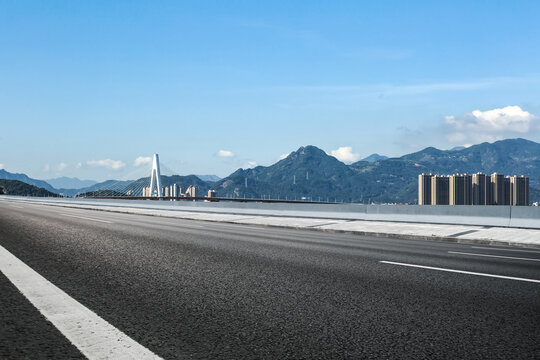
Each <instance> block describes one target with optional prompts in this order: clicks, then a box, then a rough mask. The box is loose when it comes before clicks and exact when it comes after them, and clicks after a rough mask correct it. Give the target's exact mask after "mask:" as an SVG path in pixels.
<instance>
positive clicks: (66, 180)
mask: <svg viewBox="0 0 540 360" xmlns="http://www.w3.org/2000/svg"><path fill="white" fill-rule="evenodd" d="M45 181H46V182H48V183H49V184H50V185H51V186H53V187H54V188H56V189H82V188H86V187H89V186H92V185H94V184H97V181H94V180H80V179H79V178H76V177H72V178H70V177H66V176H62V177H59V178H55V179H47V180H45Z"/></svg>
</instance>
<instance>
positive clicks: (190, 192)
mask: <svg viewBox="0 0 540 360" xmlns="http://www.w3.org/2000/svg"><path fill="white" fill-rule="evenodd" d="M186 196H187V197H197V190H196V188H195V186H193V185H190V186H189V187H188V188H187V190H186Z"/></svg>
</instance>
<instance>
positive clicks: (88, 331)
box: [0, 246, 160, 360]
mask: <svg viewBox="0 0 540 360" xmlns="http://www.w3.org/2000/svg"><path fill="white" fill-rule="evenodd" d="M0 270H1V271H2V273H4V275H5V276H6V277H7V278H8V279H9V280H10V281H11V282H12V283H13V284H14V285H15V286H16V287H17V288H18V289H19V291H20V292H21V293H22V294H23V295H24V296H25V297H26V298H27V299H28V300H29V301H30V302H31V303H32V304H33V305H34V306H35V307H36V308H37V309H38V310H39V311H40V312H41V313H42V314H43V315H44V316H45V317H46V318H47V320H49V321H50V322H51V323H52V324H53V325H54V326H55V327H56V328H57V329H58V330H60V332H61V333H62V334H63V335H64V336H65V337H66V338H67V339H68V340H69V341H71V343H72V344H73V345H75V346H76V347H77V349H79V351H81V353H83V354H84V355H85V356H86V357H87V358H88V359H91V360H93V359H160V357H159V356H157V355H156V354H154V353H153V352H152V351H150V350H148V349H147V348H145V347H144V346H142V345H141V344H139V343H137V342H136V341H135V340H133V339H132V338H130V337H129V336H127V335H126V334H124V333H123V332H122V331H120V330H119V329H117V328H115V327H114V326H113V325H111V324H109V323H108V322H107V321H105V320H103V319H102V318H100V317H99V316H98V315H97V314H96V313H94V312H93V311H91V310H90V309H88V308H86V307H85V306H84V305H82V304H81V303H79V302H78V301H77V300H75V299H73V298H71V297H70V296H69V295H68V294H66V293H65V292H63V291H62V290H60V289H59V288H58V287H56V286H55V285H54V284H52V283H51V282H49V281H48V280H47V279H45V278H44V277H43V276H41V275H39V274H38V273H37V272H35V271H34V270H32V269H31V268H30V267H29V266H28V265H26V264H25V263H23V262H22V261H21V260H19V259H18V258H17V257H15V256H14V255H13V254H11V253H10V252H9V251H7V250H6V249H5V248H3V247H2V246H0Z"/></svg>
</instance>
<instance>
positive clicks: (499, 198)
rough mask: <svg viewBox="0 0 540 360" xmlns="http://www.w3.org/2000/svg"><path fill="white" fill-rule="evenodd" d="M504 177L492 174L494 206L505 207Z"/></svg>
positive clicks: (492, 199)
mask: <svg viewBox="0 0 540 360" xmlns="http://www.w3.org/2000/svg"><path fill="white" fill-rule="evenodd" d="M504 198H505V193H504V175H503V174H498V173H493V174H491V201H492V204H493V205H504Z"/></svg>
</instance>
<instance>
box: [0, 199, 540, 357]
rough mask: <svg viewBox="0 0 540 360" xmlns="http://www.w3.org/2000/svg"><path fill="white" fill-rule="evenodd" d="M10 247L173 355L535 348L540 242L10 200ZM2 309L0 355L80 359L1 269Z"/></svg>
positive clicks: (2, 223) (472, 352) (6, 241)
mask: <svg viewBox="0 0 540 360" xmlns="http://www.w3.org/2000/svg"><path fill="white" fill-rule="evenodd" d="M0 246H2V247H3V248H5V249H6V250H7V251H9V252H10V253H11V254H13V255H14V256H15V257H17V258H18V259H20V260H21V261H22V262H24V263H25V264H26V265H28V266H29V267H30V268H32V269H33V270H35V271H36V272H37V273H39V274H40V275H41V276H43V277H44V278H45V279H47V280H48V281H50V282H51V283H52V284H54V285H56V286H57V287H58V288H60V289H61V290H62V291H64V292H65V293H66V294H68V295H69V296H70V297H72V298H73V299H75V300H76V301H78V302H79V303H80V304H82V305H83V306H84V307H86V308H88V309H90V310H91V311H93V312H94V313H95V314H97V315H98V316H99V317H101V318H102V319H104V320H105V321H106V322H108V323H109V324H111V325H112V326H114V327H116V328H117V329H119V330H120V331H121V332H123V333H125V334H126V335H127V336H129V337H130V338H131V339H133V340H135V341H136V342H137V343H138V344H140V345H141V346H143V347H144V348H147V349H149V350H150V351H151V352H153V353H154V354H156V355H158V356H160V357H162V358H165V359H182V358H188V359H207V358H220V359H241V358H246V359H263V358H270V359H276V358H290V359H299V358H311V359H316V358H320V359H323V358H324V359H331V358H335V359H342V358H351V359H358V358H373V359H381V358H386V359H405V358H410V359H437V358H439V359H447V358H468V359H471V358H474V359H479V358H485V359H498V358H500V359H510V358H512V359H521V358H523V359H534V358H536V359H538V358H540V341H539V339H540V282H539V280H540V251H539V250H533V249H520V248H505V247H489V246H485V245H478V246H475V245H465V244H456V243H442V242H431V241H425V240H419V241H414V240H403V239H383V238H372V237H363V236H357V235H347V234H335V233H328V232H320V231H309V230H292V229H280V228H266V227H255V226H245V225H235V224H225V223H217V222H203V221H193V220H180V219H171V218H160V217H152V216H142V215H131V214H119V213H109V212H100V211H91V210H82V209H72V208H63V207H53V206H45V205H37V204H30V203H18V202H8V201H2V202H0ZM0 309H1V310H0V314H1V316H0V321H1V326H0V358H42V357H44V356H48V357H51V358H56V359H61V358H84V356H83V355H82V354H81V352H80V351H79V350H78V349H77V347H75V346H74V345H73V344H71V343H70V341H69V340H68V339H67V338H66V337H65V336H64V335H63V333H62V332H61V331H60V330H58V329H57V328H56V327H55V326H54V325H53V324H52V323H51V322H49V321H47V320H46V319H45V317H44V316H43V315H41V314H40V312H39V311H38V310H37V309H36V308H35V307H34V305H32V304H31V303H30V301H29V300H28V299H27V298H26V297H25V296H24V295H23V294H22V293H21V292H20V291H19V290H18V289H17V288H16V286H15V285H14V284H13V283H12V282H11V281H10V280H9V279H8V277H7V276H6V275H5V274H0ZM83 326H84V325H83Z"/></svg>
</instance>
